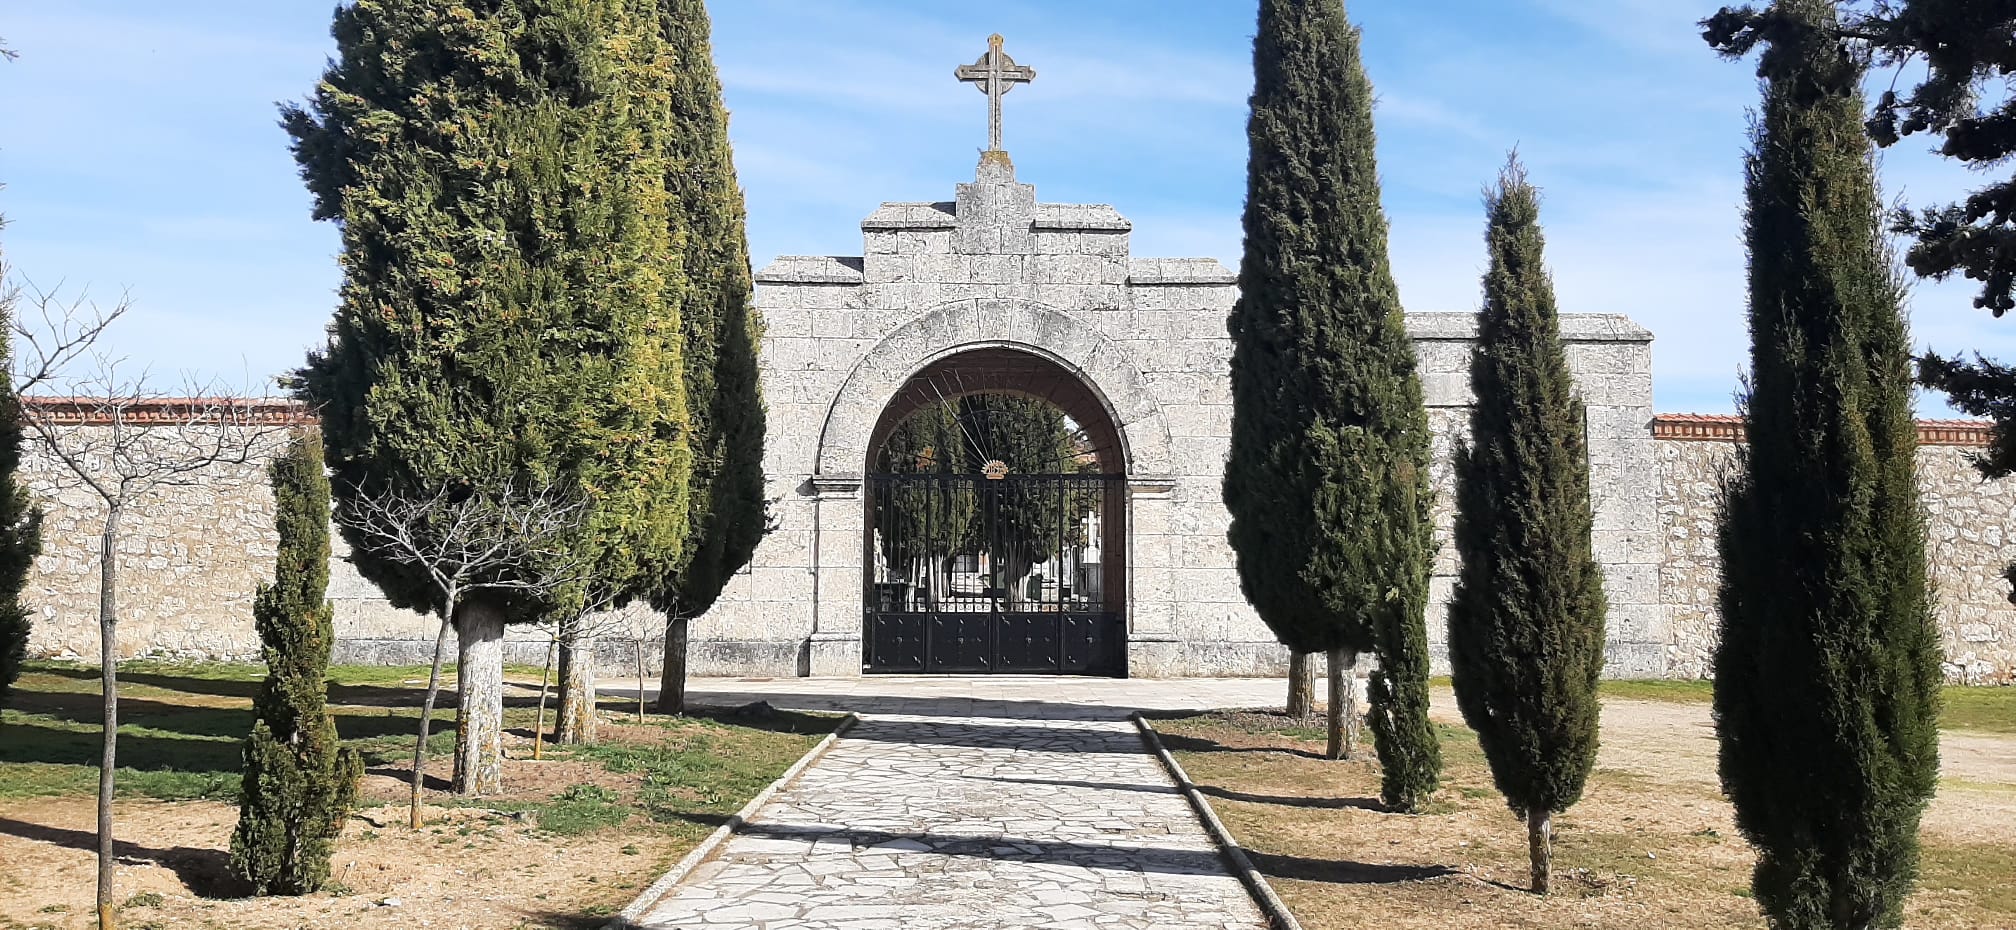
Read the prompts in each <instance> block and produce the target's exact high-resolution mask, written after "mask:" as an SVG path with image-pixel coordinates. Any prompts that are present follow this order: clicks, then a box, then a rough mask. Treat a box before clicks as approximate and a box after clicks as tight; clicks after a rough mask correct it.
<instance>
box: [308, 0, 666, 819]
mask: <svg viewBox="0 0 2016 930" xmlns="http://www.w3.org/2000/svg"><path fill="white" fill-rule="evenodd" d="M658 26H659V23H658V20H657V5H656V3H647V2H646V0H623V2H601V0H498V2H494V3H486V4H481V5H478V6H474V7H472V6H470V5H468V4H464V3H459V2H452V0H364V2H358V3H354V4H348V5H345V6H342V7H340V8H339V9H338V11H337V13H336V21H335V29H334V32H335V37H336V41H337V49H338V55H337V58H336V60H335V61H334V62H333V63H332V64H331V66H330V68H329V70H328V72H327V74H326V75H325V77H324V80H323V82H322V83H321V85H320V86H319V87H318V88H317V90H316V92H315V94H314V96H313V98H312V99H311V100H310V101H309V103H308V105H307V107H306V108H300V107H289V108H287V109H286V110H285V113H284V118H283V124H284V125H285V127H286V128H287V130H288V132H289V133H290V134H291V135H292V136H293V139H294V150H295V155H296V158H297V160H298V161H299V162H300V165H301V173H302V176H303V178H304V180H306V182H307V184H308V187H309V190H310V191H311V193H312V194H313V195H314V202H315V216H316V217H317V218H320V219H328V220H334V221H338V222H339V223H340V224H341V227H342V235H343V257H342V263H343V268H344V272H345V280H344V284H343V289H342V299H341V304H340V306H339V308H338V310H337V313H336V320H335V323H334V325H333V326H332V334H331V339H330V343H329V345H328V347H327V348H326V350H324V351H322V352H319V353H316V354H315V355H314V356H312V357H311V358H310V362H309V365H308V367H307V368H306V369H305V370H304V372H303V377H302V386H301V391H302V394H303V395H304V396H305V397H306V398H307V399H309V400H311V401H313V402H314V403H315V404H316V405H317V406H318V407H319V408H320V409H321V410H322V413H323V422H324V433H323V438H324V442H325V444H326V447H327V449H328V452H329V461H330V463H331V465H332V466H333V468H334V470H335V473H336V478H337V492H338V494H337V499H338V509H339V515H341V514H343V513H344V512H345V511H346V508H349V507H350V506H351V502H353V501H356V500H360V499H363V498H366V497H371V496H378V495H384V494H388V493H392V494H399V495H402V496H403V495H410V496H411V497H413V498H415V499H423V500H424V499H427V498H428V497H431V496H433V495H434V494H437V493H439V492H440V491H441V490H442V489H444V488H447V487H470V488H473V489H475V490H477V491H479V492H481V493H488V494H498V495H502V494H505V493H510V492H513V491H515V492H517V493H521V494H525V493H535V492H538V491H543V490H556V489H557V490H558V491H559V492H561V493H563V494H567V495H571V496H578V497H579V498H581V499H582V500H583V501H584V507H583V509H582V511H581V513H580V515H579V519H580V524H581V525H580V529H579V531H578V534H579V535H578V539H577V540H576V543H575V546H574V549H575V550H576V551H575V552H574V553H573V554H572V558H573V559H574V560H576V561H578V562H580V563H581V564H586V565H591V566H594V567H595V569H596V571H598V572H599V573H601V577H600V578H597V579H594V583H593V585H592V586H593V587H595V588H599V589H614V590H617V591H619V592H626V593H630V594H642V593H645V592H648V591H651V590H655V589H656V588H657V587H658V586H659V585H661V584H662V583H663V571H662V567H663V566H665V565H670V564H676V563H677V562H678V560H679V559H680V558H681V556H682V553H683V546H684V543H685V541H686V538H687V535H688V528H687V486H686V482H687V477H688V475H689V473H690V471H691V467H692V450H691V448H690V446H689V426H690V423H689V417H688V412H687V404H686V396H685V384H684V377H683V376H684V374H685V368H684V359H683V356H682V343H683V339H682V335H681V333H682V330H681V323H680V319H679V311H680V308H681V305H682V303H683V295H684V293H685V291H686V289H687V286H688V285H687V282H686V279H685V274H684V269H683V266H682V261H681V256H680V254H679V251H678V249H677V247H676V241H677V239H678V238H679V230H678V227H677V220H678V216H679V214H678V211H676V210H674V209H672V207H671V205H670V203H669V201H670V197H669V192H668V191H667V189H666V183H665V178H666V174H667V171H668V166H667V163H666V158H667V154H666V145H665V140H666V139H667V138H668V136H669V134H670V128H669V127H668V125H667V124H668V123H669V122H670V114H671V112H672V108H671V103H670V101H671V96H672V86H673V84H674V82H675V78H676V72H677V67H676V63H675V61H674V59H673V56H672V54H671V52H670V51H669V49H668V48H667V47H666V44H665V41H664V38H663V36H662V35H661V32H660V30H659V28H658ZM345 523H346V525H347V523H348V521H347V520H346V521H345ZM346 532H347V531H346ZM352 542H353V543H360V542H361V541H360V540H357V539H353V540H352ZM356 548H357V549H358V550H359V551H358V556H357V565H358V568H359V570H360V571H361V572H362V573H363V574H364V575H365V577H367V578H369V579H371V580H372V581H373V582H374V583H376V584H377V585H378V586H379V587H380V588H381V589H382V590H384V592H385V593H386V595H387V596H388V598H390V599H391V600H392V601H393V603H395V604H397V605H400V606H408V607H416V608H424V607H426V606H428V605H429V604H430V600H429V599H430V596H431V589H430V587H429V585H428V584H427V581H426V579H425V578H424V577H423V576H422V575H421V573H419V572H418V571H416V570H413V569H410V568H407V567H403V566H400V565H398V564H395V563H393V562H391V561H389V560H385V559H379V558H375V557H373V556H372V554H371V553H370V552H369V551H368V549H367V548H366V547H365V546H363V545H361V544H360V545H357V546H356ZM546 569H547V567H546V566H527V567H526V569H525V570H526V572H527V573H528V575H540V574H544V572H545V571H546ZM584 587H587V585H584ZM553 600H555V598H544V597H542V598H534V597H529V596H510V595H506V594H504V593H501V592H499V591H496V590H491V591H487V592H485V593H484V594H483V595H482V596H480V597H476V598H472V599H471V600H470V601H469V602H468V603H467V604H465V605H464V606H463V607H462V608H460V609H459V610H458V615H457V616H456V617H455V618H454V619H455V624H456V630H457V633H458V636H459V638H460V640H461V644H462V650H461V674H460V675H459V676H458V677H459V679H460V685H461V691H462V703H461V709H460V721H459V724H458V729H457V732H458V744H457V752H456V787H457V790H459V791H461V792H464V793H483V792H489V791H494V790H497V789H498V788H499V787H500V784H501V774H502V773H501V767H500V765H501V763H500V757H501V748H502V686H501V676H502V660H503V657H502V639H503V627H504V623H505V622H507V621H526V620H532V619H535V618H537V617H539V616H541V615H544V614H551V613H555V612H560V611H563V610H564V609H565V607H566V606H567V605H565V604H556V603H551V601H553Z"/></svg>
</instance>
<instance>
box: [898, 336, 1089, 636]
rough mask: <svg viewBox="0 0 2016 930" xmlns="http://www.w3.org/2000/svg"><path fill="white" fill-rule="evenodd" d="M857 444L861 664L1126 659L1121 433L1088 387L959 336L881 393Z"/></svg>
mask: <svg viewBox="0 0 2016 930" xmlns="http://www.w3.org/2000/svg"><path fill="white" fill-rule="evenodd" d="M1031 401H1033V402H1034V403H1030V402H1031ZM919 416H922V417H924V418H925V419H924V420H921V421H916V422H918V423H919V424H921V425H918V426H916V427H915V428H913V429H909V430H905V429H903V427H902V425H903V424H905V423H907V422H912V421H913V418H915V417H919ZM1004 418H1005V419H1004ZM890 443H899V445H898V446H896V447H895V448H896V449H900V452H899V453H896V454H892V449H891V446H890ZM868 448H869V450H870V453H869V457H868V459H867V461H866V462H865V463H864V468H865V471H866V478H865V481H864V488H863V494H864V495H865V501H864V504H863V508H862V510H863V518H864V524H863V528H862V540H863V544H864V551H863V553H862V562H861V564H862V566H863V577H864V581H865V582H866V584H865V586H864V589H863V592H862V612H863V622H862V666H863V669H864V671H867V672H870V673H877V674H1077V675H1122V674H1124V673H1125V672H1126V668H1127V629H1126V622H1125V618H1126V609H1127V590H1128V587H1127V580H1128V571H1127V569H1128V561H1127V552H1128V539H1129V536H1128V532H1127V510H1128V508H1127V469H1128V464H1129V462H1128V456H1127V448H1128V443H1127V441H1126V439H1125V437H1124V436H1123V435H1122V431H1121V428H1120V425H1119V424H1118V423H1117V422H1116V421H1115V420H1114V418H1113V414H1112V411H1111V408H1110V406H1109V405H1108V403H1107V401H1106V399H1105V397H1104V396H1103V393H1102V392H1101V391H1100V390H1099V389H1098V386H1097V385H1095V384H1092V383H1091V382H1089V381H1087V380H1086V378H1085V377H1084V375H1083V373H1082V372H1080V371H1077V370H1073V369H1070V368H1067V367H1065V365H1064V364H1062V363H1060V362H1059V361H1057V360H1056V359H1055V358H1054V357H1052V356H1051V355H1050V354H1049V353H1038V352H1035V351H1031V350H1029V349H1027V348H1023V347H1015V346H1010V345H1002V344H999V343H996V342H988V343H982V344H979V345H973V346H967V347H963V348H960V349H957V350H955V351H953V352H952V353H950V354H947V355H943V356H941V357H938V358H936V359H934V360H932V361H931V362H929V363H928V364H926V365H925V366H924V367H923V368H922V369H919V370H918V371H917V372H916V373H914V374H912V375H911V376H910V378H909V379H908V380H907V381H905V382H904V384H903V386H902V387H901V388H899V389H898V390H897V391H896V392H895V393H894V395H892V396H891V397H890V398H889V399H888V401H887V402H886V404H885V405H884V407H883V411H882V415H881V416H880V418H879V419H878V420H877V422H876V425H875V428H874V431H873V432H872V434H871V436H870V439H869V444H868Z"/></svg>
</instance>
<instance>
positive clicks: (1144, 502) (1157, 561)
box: [1127, 477, 1184, 678]
mask: <svg viewBox="0 0 2016 930" xmlns="http://www.w3.org/2000/svg"><path fill="white" fill-rule="evenodd" d="M1175 489H1176V482H1175V480H1174V479H1172V478H1166V477H1133V478H1129V479H1128V480H1127V676H1128V677H1129V678H1173V677H1177V676H1180V675H1182V674H1184V673H1183V670H1182V668H1181V665H1182V655H1181V644H1180V642H1179V639H1178V637H1177V633H1176V583H1175V574H1174V571H1173V569H1175V567H1176V545H1177V538H1176V537H1175V536H1174V535H1172V534H1171V533H1170V529H1171V516H1172V514H1173V512H1174V510H1175V507H1176V501H1175V494H1174V492H1175Z"/></svg>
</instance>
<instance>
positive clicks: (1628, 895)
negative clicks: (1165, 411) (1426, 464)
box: [1156, 690, 2016, 930]
mask: <svg viewBox="0 0 2016 930" xmlns="http://www.w3.org/2000/svg"><path fill="white" fill-rule="evenodd" d="M1434 699H1435V703H1436V708H1435V717H1436V719H1437V720H1438V722H1441V723H1444V724H1447V725H1449V729H1448V730H1446V731H1445V739H1444V741H1443V755H1444V762H1445V770H1444V779H1443V787H1442V789H1441V790H1440V791H1439V792H1438V793H1437V795H1436V797H1435V799H1434V801H1433V803H1432V804H1431V806H1430V809H1429V810H1428V812H1426V813H1425V814H1422V815H1417V816H1405V815H1397V814H1388V813H1385V812H1383V811H1382V810H1380V809H1379V805H1378V803H1377V800H1376V799H1377V797H1378V793H1379V790H1378V789H1379V772H1378V767H1377V765H1376V764H1375V763H1373V762H1371V761H1369V760H1368V761H1360V762H1344V763H1335V762H1325V761H1322V760H1321V759H1320V758H1318V757H1317V755H1316V754H1317V752H1318V751H1320V750H1321V748H1322V735H1321V733H1320V731H1319V728H1318V727H1319V726H1320V725H1312V724H1310V723H1307V722H1300V721H1292V720H1289V719H1287V718H1284V717H1282V716H1281V715H1280V714H1278V713H1265V712H1235V713H1228V714H1213V715H1209V716H1206V717H1199V718H1190V719H1187V720H1162V721H1157V722H1156V726H1157V729H1159V730H1161V731H1162V732H1163V733H1164V734H1165V738H1166V739H1167V742H1168V743H1169V745H1170V748H1171V749H1172V750H1175V751H1177V752H1178V754H1179V758H1180V759H1181V760H1182V762H1183V765H1184V766H1185V768H1186V769H1188V770H1189V773H1190V775H1191V777H1192V779H1194V780H1195V781H1196V782H1197V783H1198V784H1199V785H1200V787H1202V789H1203V790H1204V791H1205V792H1206V794H1207V795H1209V796H1210V797H1211V802H1212V804H1213V806H1214V807H1215V808H1216V809H1217V811H1218V813H1219V815H1220V816H1221V817H1222V818H1223V819H1224V820H1225V821H1226V824H1227V826H1228V827H1230V828H1231V830H1232V832H1233V833H1234V835H1236V836H1237V837H1239V839H1240V842H1241V843H1242V844H1243V845H1246V846H1247V847H1249V849H1251V850H1252V852H1253V858H1254V860H1255V864H1256V865H1257V866H1259V868H1260V869H1261V871H1263V872H1265V873H1267V874H1268V875H1269V877H1270V879H1271V880H1272V882H1273V884H1274V886H1275V888H1276V890H1277V891H1279V892H1280V894H1281V896H1282V898H1283V899H1284V901H1285V902H1286V903H1287V904H1288V906H1289V907H1290V909H1292V910H1293V911H1294V912H1295V914H1296V916H1297V918H1298V919H1299V920H1300V921H1301V923H1302V925H1303V926H1305V927H1307V928H1309V930H1343V928H1358V927H1366V926H1376V927H1381V928H1387V930H1410V928H1415V930H1486V928H1493V930H1495V928H1501V927H1507V928H1533V930H1540V928H1548V930H1553V928H1564V927H1575V928H1582V927H1588V928H1614V930H1647V928H1653V927H1657V928H1662V930H1664V928H1675V930H1680V928H1689V930H1733V928H1743V930H1761V928H1763V927H1764V922H1763V920H1762V918H1761V917H1760V916H1759V915H1758V912H1757V909H1756V905H1755V902H1754V901H1752V900H1751V899H1750V897H1749V888H1748V886H1749V880H1750V870H1751V867H1752V865H1753V863H1754V862H1755V858H1754V856H1753V854H1752V853H1751V851H1750V849H1749V847H1748V846H1747V845H1746V844H1745V843H1744V842H1743V840H1742V838H1741V837H1740V836H1739V835H1738V834H1737V832H1736V830H1735V826H1734V823H1733V822H1732V812H1731V810H1730V808H1729V805H1728V803H1727V802H1726V801H1724V800H1723V799H1722V797H1721V794H1720V791H1719V787H1718V784H1717V779H1716V773H1715V741H1714V731H1713V728H1712V724H1711V722H1710V718H1709V712H1708V708H1707V707H1705V706H1702V705H1698V704H1696V705H1687V704H1668V703H1660V702H1651V701H1610V702H1606V705H1605V709H1604V715H1603V746H1602V751H1601V753H1600V755H1599V758H1598V761H1597V769H1596V772H1595V774H1594V775H1593V776H1592V777H1591V779H1590V782H1589V787H1588V790H1587V792H1586V794H1585V797H1584V799H1583V800H1582V802H1581V803H1580V804H1578V805H1576V806H1575V808H1574V809H1572V810H1571V811H1569V812H1568V813H1567V814H1564V815H1562V816H1560V817H1557V818H1556V831H1557V840H1556V845H1555V875H1554V882H1555V893H1554V894H1552V895H1550V896H1548V897H1546V898H1539V897H1536V896H1534V895H1532V894H1530V893H1528V892H1527V891H1526V890H1525V889H1526V887H1527V885H1528V881H1529V876H1528V871H1527V859H1526V836H1525V830H1524V824H1523V823H1522V822H1521V821H1520V820H1518V819H1517V818H1515V817H1514V816H1513V815H1512V814H1511V812H1509V811H1508V810H1507V809H1506V807H1505V804H1504V800H1503V799H1502V797H1501V796H1500V795H1499V794H1498V792H1497V790H1496V789H1495V787H1494V786H1493V785H1492V783H1491V776H1490V772H1489V769H1488V768H1487V767H1486V765H1485V763H1484V759H1483V755H1482V753H1481V752H1480V751H1479V750H1478V748H1477V744H1476V740H1475V738H1474V737H1473V736H1472V735H1471V734H1470V733H1469V731H1468V730H1466V729H1463V728H1462V724H1461V720H1460V717H1459V716H1458V715H1457V714H1456V711H1455V704H1454V699H1453V695H1451V694H1450V693H1449V692H1448V691H1446V690H1443V691H1441V692H1439V693H1437V694H1436V695H1435V696H1434ZM2012 750H2016V739H2005V740H1997V739H1992V738H1986V737H1980V736H1975V735H1966V736H1960V737H1948V738H1947V739H1946V741H1945V775H1946V779H1945V781H1944V782H1943V783H1942V786H1941V789H1940V794H1939V798H1938V800H1937V801H1935V802H1934V804H1933V806H1932V808H1931V810H1930V811H1929V812H1928V813H1927V816H1926V821H1925V838H1926V848H1925V853H1926V863H1925V877H1924V879H1923V881H1921V883H1920V890H1919V892H1918V893H1917V894H1916V895H1915V896H1914V897H1913V898H1912V901H1911V904H1910V911H1909V916H1908V918H1907V926H1911V927H1939V928H1955V930H1970V928H1972V930H2009V928H2011V927H2016V891H2012V890H2011V889H2010V888H2009V887H2008V882H2007V875H2006V874H2001V875H2000V877H1999V878H1998V877H1996V876H1997V875H1998V874H2000V873H2003V872H2007V871H2008V869H2009V867H2010V865H2011V863H2012V862H2016V858H2012V854H2011V853H2010V852H2009V850H2010V849H2012V848H2016V809H2012V804H2016V764H2012V760H2011V758H2010V756H2009V753H2010V752H2011V751H2012ZM1367 756H1368V757H1369V751H1368V752H1367Z"/></svg>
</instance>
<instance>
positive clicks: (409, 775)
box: [364, 759, 455, 791]
mask: <svg viewBox="0 0 2016 930" xmlns="http://www.w3.org/2000/svg"><path fill="white" fill-rule="evenodd" d="M364 774H366V775H377V776H380V777H383V778H390V779H394V780H396V781H398V782H399V783H400V784H402V785H410V784H412V783H413V762H412V760H410V759H409V760H407V762H406V764H405V765H380V766H376V767H373V768H367V769H365V770H364ZM421 785H422V786H423V787H425V788H426V789H427V790H428V791H447V790H449V789H451V788H454V787H455V783H454V782H453V781H451V780H449V779H446V778H442V777H441V776H439V775H429V776H427V777H426V778H425V779H424V780H422V782H421Z"/></svg>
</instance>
